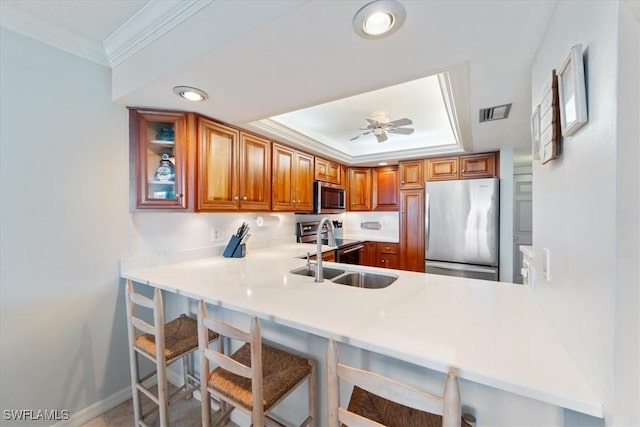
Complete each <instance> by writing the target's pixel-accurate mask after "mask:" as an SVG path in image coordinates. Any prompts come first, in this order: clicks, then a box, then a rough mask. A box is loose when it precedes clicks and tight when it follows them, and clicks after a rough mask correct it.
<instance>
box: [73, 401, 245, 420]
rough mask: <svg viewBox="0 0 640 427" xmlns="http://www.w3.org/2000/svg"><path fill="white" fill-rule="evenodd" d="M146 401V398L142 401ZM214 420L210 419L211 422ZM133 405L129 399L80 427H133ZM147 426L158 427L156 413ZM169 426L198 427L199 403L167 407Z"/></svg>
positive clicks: (176, 403)
mask: <svg viewBox="0 0 640 427" xmlns="http://www.w3.org/2000/svg"><path fill="white" fill-rule="evenodd" d="M144 400H146V398H145V399H144ZM150 404H151V402H146V403H143V412H144V411H146V410H147V408H148V407H149V406H148V405H150ZM214 420H215V418H214V417H212V421H214ZM134 424H135V423H134V421H133V403H132V401H131V399H129V400H127V401H126V402H124V403H121V404H120V405H118V406H116V407H115V408H113V409H111V410H109V411H107V412H105V413H104V414H102V415H99V416H97V417H96V418H94V419H92V420H91V421H89V422H88V423H85V424H83V425H82V427H126V426H133V425H134ZM148 424H149V425H151V426H157V427H159V426H160V421H159V420H158V416H157V412H156V413H154V414H153V415H150V416H149V418H148ZM169 424H170V425H171V427H199V426H200V425H202V419H201V417H200V401H199V400H197V399H195V398H192V399H189V400H179V401H177V402H175V403H174V404H172V405H171V406H170V407H169ZM224 427H237V426H236V424H235V423H233V422H229V423H227V424H225V425H224Z"/></svg>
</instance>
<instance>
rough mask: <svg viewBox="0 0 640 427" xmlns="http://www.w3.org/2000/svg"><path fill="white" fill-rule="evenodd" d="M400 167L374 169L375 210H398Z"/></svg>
mask: <svg viewBox="0 0 640 427" xmlns="http://www.w3.org/2000/svg"><path fill="white" fill-rule="evenodd" d="M398 205H399V201H398V167H397V166H386V167H382V168H374V169H373V210H374V211H397V210H398Z"/></svg>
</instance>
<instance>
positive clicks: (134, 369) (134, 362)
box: [129, 346, 142, 427]
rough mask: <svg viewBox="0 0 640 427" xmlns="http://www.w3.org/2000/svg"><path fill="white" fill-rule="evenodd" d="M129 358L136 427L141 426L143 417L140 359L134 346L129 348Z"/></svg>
mask: <svg viewBox="0 0 640 427" xmlns="http://www.w3.org/2000/svg"><path fill="white" fill-rule="evenodd" d="M129 357H130V363H131V391H132V396H131V398H132V402H133V418H134V420H135V423H136V427H138V426H139V425H140V418H141V416H142V410H141V408H140V392H139V391H138V381H139V376H138V358H137V357H136V351H135V350H134V349H133V346H129Z"/></svg>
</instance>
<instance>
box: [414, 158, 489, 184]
mask: <svg viewBox="0 0 640 427" xmlns="http://www.w3.org/2000/svg"><path fill="white" fill-rule="evenodd" d="M497 165H498V157H497V153H482V154H469V155H466V156H459V157H443V158H438V159H427V181H441V180H448V179H471V178H492V177H494V176H497V171H498V167H497Z"/></svg>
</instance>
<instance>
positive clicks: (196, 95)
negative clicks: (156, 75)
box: [173, 86, 209, 102]
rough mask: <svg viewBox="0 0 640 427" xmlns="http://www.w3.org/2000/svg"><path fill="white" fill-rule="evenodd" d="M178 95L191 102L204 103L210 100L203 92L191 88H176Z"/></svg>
mask: <svg viewBox="0 0 640 427" xmlns="http://www.w3.org/2000/svg"><path fill="white" fill-rule="evenodd" d="M173 91H174V92H175V94H176V95H178V96H181V97H183V98H184V99H188V100H189V101H194V102H197V101H204V100H206V99H207V98H209V95H207V93H206V92H205V91H203V90H200V89H197V88H195V87H189V86H176V87H174V88H173Z"/></svg>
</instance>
